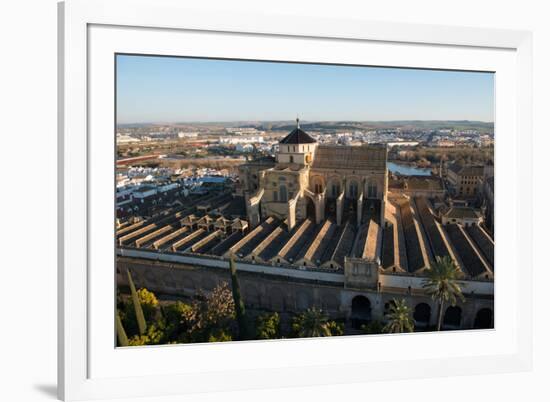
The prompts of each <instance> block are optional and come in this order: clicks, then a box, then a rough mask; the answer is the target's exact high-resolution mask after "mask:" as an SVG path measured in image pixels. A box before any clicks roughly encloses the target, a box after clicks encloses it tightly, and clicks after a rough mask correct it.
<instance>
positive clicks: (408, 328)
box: [383, 299, 414, 333]
mask: <svg viewBox="0 0 550 402" xmlns="http://www.w3.org/2000/svg"><path fill="white" fill-rule="evenodd" d="M387 317H388V323H387V324H386V325H385V326H384V329H383V331H384V332H388V333H401V332H413V330H414V323H413V320H412V318H411V309H410V308H409V306H407V302H405V299H401V300H396V299H393V303H391V306H390V312H389V313H388V316H387Z"/></svg>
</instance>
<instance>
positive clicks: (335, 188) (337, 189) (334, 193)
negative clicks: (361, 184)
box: [331, 183, 340, 198]
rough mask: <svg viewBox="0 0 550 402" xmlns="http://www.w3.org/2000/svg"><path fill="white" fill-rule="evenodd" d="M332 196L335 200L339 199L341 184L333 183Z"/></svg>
mask: <svg viewBox="0 0 550 402" xmlns="http://www.w3.org/2000/svg"><path fill="white" fill-rule="evenodd" d="M331 190H332V196H333V197H334V198H336V197H338V196H339V195H340V184H339V183H332V189H331Z"/></svg>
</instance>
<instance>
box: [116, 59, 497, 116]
mask: <svg viewBox="0 0 550 402" xmlns="http://www.w3.org/2000/svg"><path fill="white" fill-rule="evenodd" d="M116 72H117V83H116V89H117V124H132V123H134V124H138V123H176V122H181V123H184V122H189V123H191V122H229V121H289V120H292V119H293V118H295V117H296V116H299V117H300V119H301V120H303V121H334V120H355V121H399V120H470V121H483V122H493V121H494V96H493V95H494V77H493V73H489V72H463V71H447V70H419V69H403V68H390V67H366V66H342V65H325V64H299V63H282V62H263V61H237V60H218V59H196V58H181V57H155V56H135V55H118V56H117V71H116Z"/></svg>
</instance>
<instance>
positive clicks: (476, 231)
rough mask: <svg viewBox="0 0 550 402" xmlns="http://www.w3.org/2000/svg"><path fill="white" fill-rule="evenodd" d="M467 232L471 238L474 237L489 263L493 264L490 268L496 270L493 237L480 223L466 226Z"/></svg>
mask: <svg viewBox="0 0 550 402" xmlns="http://www.w3.org/2000/svg"><path fill="white" fill-rule="evenodd" d="M466 233H468V235H470V238H472V239H473V241H474V242H475V243H476V245H477V247H478V248H479V249H480V250H481V252H482V253H483V255H484V257H485V258H486V259H487V261H488V262H489V264H491V266H490V268H491V269H492V270H494V264H495V262H494V256H495V243H494V242H493V239H491V237H490V236H489V235H488V234H487V232H485V231H484V230H483V229H481V228H480V227H479V226H478V225H471V226H468V227H466Z"/></svg>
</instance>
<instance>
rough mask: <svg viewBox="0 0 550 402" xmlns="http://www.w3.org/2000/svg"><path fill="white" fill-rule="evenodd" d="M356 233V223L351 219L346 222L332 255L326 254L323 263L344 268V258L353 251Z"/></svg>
mask: <svg viewBox="0 0 550 402" xmlns="http://www.w3.org/2000/svg"><path fill="white" fill-rule="evenodd" d="M356 233H357V232H356V230H355V225H354V224H352V223H350V222H349V221H348V222H346V223H345V224H344V227H343V229H342V230H341V231H340V233H339V237H338V239H337V241H336V247H335V248H334V251H333V252H332V254H331V255H330V257H328V258H327V256H325V262H324V263H323V265H325V266H329V267H331V268H337V267H340V268H343V267H344V259H345V258H346V256H348V255H350V253H351V251H352V248H353V244H354V240H355V235H356Z"/></svg>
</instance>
